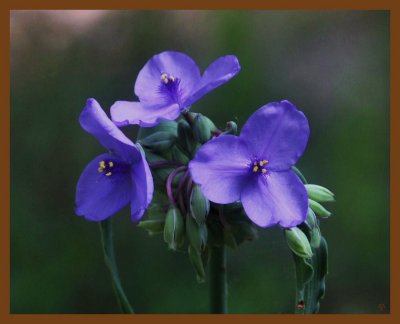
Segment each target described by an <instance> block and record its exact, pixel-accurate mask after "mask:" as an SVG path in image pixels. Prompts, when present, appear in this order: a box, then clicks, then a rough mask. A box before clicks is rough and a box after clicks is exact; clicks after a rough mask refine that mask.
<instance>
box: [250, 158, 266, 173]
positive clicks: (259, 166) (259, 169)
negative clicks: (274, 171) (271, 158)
mask: <svg viewBox="0 0 400 324" xmlns="http://www.w3.org/2000/svg"><path fill="white" fill-rule="evenodd" d="M267 163H268V160H261V161H254V163H253V172H254V173H262V174H266V173H267V168H266V167H265V166H264V165H266V164H267Z"/></svg>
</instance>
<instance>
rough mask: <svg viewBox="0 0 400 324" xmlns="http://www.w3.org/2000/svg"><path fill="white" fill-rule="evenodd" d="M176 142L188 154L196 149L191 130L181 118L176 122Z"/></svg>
mask: <svg viewBox="0 0 400 324" xmlns="http://www.w3.org/2000/svg"><path fill="white" fill-rule="evenodd" d="M178 144H179V146H181V147H182V148H183V149H184V150H185V151H186V152H187V153H188V154H189V155H191V154H193V153H194V151H195V149H196V144H197V143H196V141H195V139H194V137H193V131H192V128H191V127H190V125H189V123H188V122H187V121H186V120H184V119H182V120H180V121H179V122H178Z"/></svg>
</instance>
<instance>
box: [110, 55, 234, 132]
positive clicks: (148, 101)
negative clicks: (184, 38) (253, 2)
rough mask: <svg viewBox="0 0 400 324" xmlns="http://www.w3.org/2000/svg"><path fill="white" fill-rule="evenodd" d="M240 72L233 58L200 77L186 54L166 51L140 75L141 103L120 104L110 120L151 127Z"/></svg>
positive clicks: (138, 93)
mask: <svg viewBox="0 0 400 324" xmlns="http://www.w3.org/2000/svg"><path fill="white" fill-rule="evenodd" d="M239 71H240V65H239V61H238V59H237V58H236V56H234V55H227V56H223V57H220V58H218V59H217V60H215V61H214V62H213V63H211V64H210V65H209V66H208V67H207V69H206V70H205V71H204V73H203V75H202V76H201V75H200V70H199V68H198V66H197V64H196V63H195V62H194V61H193V60H192V59H191V58H190V57H189V56H187V55H185V54H183V53H179V52H173V51H166V52H162V53H160V54H157V55H154V56H153V57H152V58H151V59H150V60H149V61H148V62H147V63H146V64H145V66H144V67H143V68H142V70H141V71H140V72H139V75H138V77H137V79H136V83H135V94H136V96H138V97H139V102H130V101H117V102H115V103H114V104H113V106H112V107H111V118H112V120H113V122H114V123H115V124H116V125H118V126H125V125H130V124H139V125H140V126H142V127H152V126H155V125H157V124H158V123H160V122H161V121H162V120H175V119H176V118H178V116H179V114H180V113H181V112H182V111H184V110H185V109H187V108H188V107H189V106H190V105H192V104H193V103H194V102H196V101H197V100H199V99H200V98H201V97H203V96H204V95H205V94H207V93H208V92H210V91H212V90H214V89H215V88H217V87H219V86H220V85H222V84H224V83H225V82H228V81H229V80H230V79H231V78H233V77H234V76H235V75H236V74H237V73H238V72H239Z"/></svg>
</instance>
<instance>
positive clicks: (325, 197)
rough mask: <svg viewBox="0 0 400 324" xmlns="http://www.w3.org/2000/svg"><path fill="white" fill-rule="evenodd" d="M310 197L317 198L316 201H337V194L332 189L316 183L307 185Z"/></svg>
mask: <svg viewBox="0 0 400 324" xmlns="http://www.w3.org/2000/svg"><path fill="white" fill-rule="evenodd" d="M305 187H306V190H307V193H308V197H310V199H312V200H315V201H316V202H328V201H335V195H334V194H333V192H331V191H330V190H328V189H326V188H324V187H322V186H318V185H314V184H306V185H305Z"/></svg>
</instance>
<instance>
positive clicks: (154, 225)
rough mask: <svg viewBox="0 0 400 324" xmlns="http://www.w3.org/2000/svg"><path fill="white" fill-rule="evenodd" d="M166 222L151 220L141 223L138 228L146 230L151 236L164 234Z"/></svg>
mask: <svg viewBox="0 0 400 324" xmlns="http://www.w3.org/2000/svg"><path fill="white" fill-rule="evenodd" d="M164 225H165V220H163V219H150V220H144V221H141V222H139V224H138V226H139V227H141V228H143V229H145V230H146V231H147V232H148V233H149V234H157V233H162V232H163V231H164Z"/></svg>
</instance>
